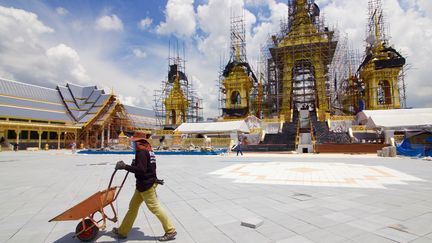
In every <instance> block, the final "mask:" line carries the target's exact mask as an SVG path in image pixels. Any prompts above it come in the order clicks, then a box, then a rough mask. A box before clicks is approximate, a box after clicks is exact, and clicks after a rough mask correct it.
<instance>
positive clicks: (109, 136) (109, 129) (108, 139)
mask: <svg viewBox="0 0 432 243" xmlns="http://www.w3.org/2000/svg"><path fill="white" fill-rule="evenodd" d="M110 139H111V124H109V123H108V134H107V141H108V146H109V145H110Z"/></svg>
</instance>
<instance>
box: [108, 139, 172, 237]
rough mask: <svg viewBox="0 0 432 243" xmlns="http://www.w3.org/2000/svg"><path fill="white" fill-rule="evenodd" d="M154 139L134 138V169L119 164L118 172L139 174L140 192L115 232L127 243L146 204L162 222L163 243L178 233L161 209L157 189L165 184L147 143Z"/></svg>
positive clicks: (137, 182) (132, 166) (137, 180)
mask: <svg viewBox="0 0 432 243" xmlns="http://www.w3.org/2000/svg"><path fill="white" fill-rule="evenodd" d="M149 136H150V135H146V134H144V133H142V132H135V133H134V135H133V136H132V137H131V138H130V140H131V141H132V142H133V148H135V160H134V161H133V163H132V165H127V164H125V163H124V162H123V161H119V162H117V164H116V167H115V168H116V169H118V170H127V171H129V172H131V173H134V174H135V178H136V190H135V193H134V195H133V196H132V199H131V201H130V203H129V209H128V211H127V213H126V216H125V217H124V219H123V222H122V223H121V225H120V227H119V228H116V227H115V228H113V230H112V231H113V233H114V234H116V235H117V237H118V238H120V239H125V238H126V237H127V235H128V233H129V231H130V230H131V229H132V226H133V223H134V221H135V219H136V217H137V214H138V210H139V208H140V206H141V204H142V202H145V203H146V205H147V208H148V209H149V210H150V212H152V213H153V214H154V215H155V216H156V217H157V218H158V219H159V221H160V222H161V224H162V227H163V229H164V231H165V235H163V236H162V237H160V238H159V239H158V240H159V241H169V240H173V239H175V236H176V235H177V232H176V230H175V228H174V226H173V224H172V223H171V220H170V219H169V218H168V216H167V214H166V213H165V210H164V209H163V208H162V207H161V206H160V204H159V200H158V198H157V196H156V187H157V185H158V184H163V181H162V180H158V178H157V175H156V157H155V154H154V152H153V149H152V147H151V145H150V143H149V142H148V141H147V139H148V138H149Z"/></svg>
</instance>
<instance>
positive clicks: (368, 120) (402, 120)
mask: <svg viewBox="0 0 432 243" xmlns="http://www.w3.org/2000/svg"><path fill="white" fill-rule="evenodd" d="M356 120H357V121H358V122H359V123H361V124H365V125H366V126H367V127H368V128H370V129H376V128H382V129H384V130H406V129H427V128H430V127H432V108H416V109H393V110H364V111H361V112H359V113H358V114H357V117H356Z"/></svg>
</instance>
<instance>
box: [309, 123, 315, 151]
mask: <svg viewBox="0 0 432 243" xmlns="http://www.w3.org/2000/svg"><path fill="white" fill-rule="evenodd" d="M309 124H310V135H311V144H312V149H313V151H314V152H315V134H314V129H313V126H312V121H311V120H309Z"/></svg>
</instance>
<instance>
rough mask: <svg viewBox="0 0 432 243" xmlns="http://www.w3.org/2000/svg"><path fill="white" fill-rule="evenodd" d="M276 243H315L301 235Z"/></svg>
mask: <svg viewBox="0 0 432 243" xmlns="http://www.w3.org/2000/svg"><path fill="white" fill-rule="evenodd" d="M276 243H314V242H313V241H311V240H309V239H308V238H305V237H303V236H301V235H296V236H293V237H290V238H286V239H283V240H278V241H276Z"/></svg>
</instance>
